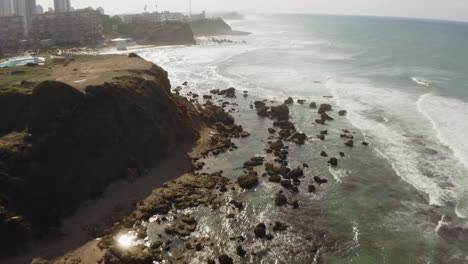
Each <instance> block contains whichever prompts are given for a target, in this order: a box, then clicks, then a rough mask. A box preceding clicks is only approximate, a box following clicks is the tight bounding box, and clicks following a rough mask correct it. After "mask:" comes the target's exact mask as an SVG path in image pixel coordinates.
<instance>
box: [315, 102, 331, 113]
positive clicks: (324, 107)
mask: <svg viewBox="0 0 468 264" xmlns="http://www.w3.org/2000/svg"><path fill="white" fill-rule="evenodd" d="M331 110H332V106H331V105H329V104H321V105H320V107H319V109H318V113H319V114H324V113H326V112H328V111H331Z"/></svg>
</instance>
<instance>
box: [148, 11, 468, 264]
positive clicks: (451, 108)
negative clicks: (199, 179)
mask: <svg viewBox="0 0 468 264" xmlns="http://www.w3.org/2000/svg"><path fill="white" fill-rule="evenodd" d="M231 23H232V25H233V26H234V28H236V29H239V30H245V31H250V32H252V33H253V34H252V35H250V36H248V37H233V38H236V40H237V39H239V40H246V41H247V43H248V44H246V45H201V46H192V47H169V48H158V49H153V50H145V51H141V52H140V54H141V55H142V56H143V57H145V58H147V59H149V60H151V61H153V62H155V63H157V64H159V65H161V66H163V67H164V68H165V69H166V70H168V72H169V75H170V78H171V81H172V83H173V84H174V86H176V85H177V84H180V83H182V82H183V81H188V82H189V87H188V88H184V89H185V91H186V92H188V91H194V92H195V91H196V92H197V93H201V94H204V93H208V91H209V90H210V89H213V88H225V87H230V86H234V87H236V88H238V89H239V90H249V93H250V94H251V95H252V96H251V97H250V98H249V99H248V100H244V99H243V98H238V99H236V101H237V103H239V104H240V105H241V107H239V108H240V109H242V110H241V113H239V114H237V115H236V118H237V120H238V121H239V122H240V123H241V124H242V125H243V126H244V127H245V128H246V129H247V130H248V131H251V132H255V133H253V136H252V138H251V139H249V140H250V141H246V142H238V145H239V146H240V149H239V151H237V152H233V153H228V154H224V155H221V157H220V158H219V159H217V160H212V161H211V162H212V163H210V160H208V163H209V164H211V167H212V168H213V169H214V168H219V167H222V168H224V171H225V175H226V176H227V177H230V178H233V179H235V178H236V177H237V176H239V175H241V173H242V170H241V169H239V168H240V167H241V165H242V163H243V162H244V161H245V159H246V157H251V156H252V155H255V154H262V150H263V148H264V144H265V142H266V141H265V139H266V137H267V136H268V134H267V133H266V128H267V127H269V126H271V124H270V123H269V122H265V121H261V120H260V121H259V120H258V118H257V117H256V115H255V113H252V112H251V111H250V110H249V108H248V104H249V101H250V100H254V99H253V98H257V99H258V98H262V99H263V98H269V99H272V100H284V99H285V98H286V97H287V96H293V97H294V98H295V99H297V98H304V99H306V100H307V101H308V102H310V101H317V102H319V103H321V102H328V103H331V104H333V105H334V107H335V108H336V109H346V110H348V112H349V114H348V116H347V117H346V118H345V119H338V120H337V121H336V122H334V123H333V124H332V125H330V126H329V127H328V129H329V130H330V133H331V134H332V135H334V136H330V138H329V140H326V141H325V142H320V141H318V140H315V139H313V137H314V135H315V134H316V133H318V130H319V129H320V128H317V127H315V126H314V125H312V122H313V121H314V119H315V117H316V114H315V113H314V112H312V111H311V110H310V109H308V107H307V106H299V105H295V106H293V107H292V108H291V111H292V117H293V120H294V122H295V123H296V126H297V127H298V128H299V129H300V130H302V131H304V132H305V133H306V134H308V135H310V136H311V139H309V140H308V142H307V144H306V145H305V146H303V147H295V146H291V148H292V151H291V153H292V154H291V158H290V159H291V161H290V162H291V164H292V166H297V165H300V164H302V162H307V163H309V164H310V165H311V170H310V171H308V172H307V173H306V174H307V175H306V179H304V184H303V187H302V188H306V186H307V184H308V183H310V181H311V178H312V177H313V176H315V175H321V176H323V177H326V178H327V179H329V184H328V185H326V186H325V187H323V189H322V190H320V192H319V193H318V194H316V195H311V194H308V193H307V192H306V191H305V190H304V189H302V190H301V192H300V193H299V194H298V195H297V197H296V199H298V200H300V202H301V209H300V210H297V211H291V210H287V209H278V208H276V207H275V206H274V205H272V201H273V200H274V195H275V193H276V192H277V191H278V190H279V189H280V188H277V186H276V185H272V184H269V183H262V184H261V186H260V187H259V188H258V189H257V191H256V192H253V193H252V192H246V193H240V194H234V195H235V196H237V197H238V199H240V200H245V201H249V202H250V203H251V205H250V207H249V208H248V209H247V210H246V211H245V212H243V213H242V214H241V216H240V217H239V219H240V220H239V221H238V222H236V221H233V222H232V221H225V222H223V220H222V219H224V217H222V216H220V215H219V213H218V212H211V211H206V210H205V209H200V211H198V213H197V212H195V214H197V215H198V217H199V223H201V225H202V226H203V224H205V226H204V227H203V228H202V229H201V230H199V231H198V234H199V235H200V236H204V235H205V236H210V237H213V238H215V239H217V240H218V242H219V244H220V245H225V244H226V241H225V240H226V238H227V237H228V236H229V235H234V234H238V233H239V232H241V233H246V234H248V232H249V230H251V229H252V227H253V226H255V224H256V223H258V220H268V219H275V220H278V219H279V220H281V221H284V222H286V223H288V224H289V225H291V227H292V228H291V230H292V231H291V232H289V233H288V234H286V235H282V236H280V237H278V238H277V239H275V240H274V241H273V242H271V244H267V247H269V248H271V250H270V251H269V252H268V253H265V255H266V256H265V257H264V258H262V260H261V262H263V263H275V262H277V263H316V262H315V261H316V260H317V259H315V256H316V255H315V253H316V252H315V251H314V250H316V247H315V246H316V245H313V243H312V244H311V243H310V241H309V240H308V239H307V237H308V235H317V234H320V233H322V232H323V233H325V234H327V237H329V238H330V240H331V241H334V242H333V243H332V244H333V245H334V246H330V245H329V246H328V247H325V248H324V252H323V254H322V255H321V258H320V261H321V262H323V263H392V264H393V263H395V264H399V263H432V264H433V263H468V253H467V252H468V247H467V245H468V243H467V242H468V231H467V230H468V221H467V217H468V169H467V168H468V137H466V131H468V122H467V120H468V76H467V73H468V65H467V63H466V62H467V61H468V50H467V47H468V24H466V23H456V22H443V21H427V20H410V19H394V18H374V17H349V16H348V17H345V16H312V15H263V16H255V17H250V18H249V19H247V20H243V21H232V22H231ZM323 96H332V98H324V97H323ZM343 128H346V129H350V130H352V131H356V132H357V133H356V136H357V137H358V139H359V140H363V139H365V140H366V141H369V142H370V143H371V147H370V148H355V149H353V150H346V151H347V152H346V154H347V156H346V158H344V159H342V160H340V168H339V169H337V170H331V169H329V168H328V167H327V166H326V163H325V162H324V161H323V160H322V159H320V157H319V156H318V153H320V151H321V150H326V151H327V152H329V153H335V154H336V153H337V152H338V151H342V150H343V145H342V142H341V141H340V139H339V136H338V134H339V133H340V130H341V129H343ZM312 181H313V180H312ZM330 243H331V242H330ZM264 246H265V245H263V244H258V243H257V242H251V243H250V242H246V247H248V248H249V249H251V250H260V249H261V248H262V247H264ZM226 247H227V248H225V249H223V250H227V251H229V250H232V248H229V246H226ZM234 255H235V253H234ZM199 257H200V260H202V259H203V256H199ZM320 261H318V262H320ZM248 262H250V263H259V262H260V260H259V259H257V258H251V259H249V261H248Z"/></svg>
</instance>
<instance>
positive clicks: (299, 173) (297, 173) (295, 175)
mask: <svg viewBox="0 0 468 264" xmlns="http://www.w3.org/2000/svg"><path fill="white" fill-rule="evenodd" d="M302 176H304V171H303V170H302V169H301V168H296V169H294V170H292V171H290V172H289V173H288V177H289V178H291V179H297V178H300V177H302Z"/></svg>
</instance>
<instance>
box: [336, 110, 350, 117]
mask: <svg viewBox="0 0 468 264" xmlns="http://www.w3.org/2000/svg"><path fill="white" fill-rule="evenodd" d="M347 114H348V111H346V110H340V111H338V115H339V116H345V115H347Z"/></svg>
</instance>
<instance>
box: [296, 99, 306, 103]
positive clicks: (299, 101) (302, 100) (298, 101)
mask: <svg viewBox="0 0 468 264" xmlns="http://www.w3.org/2000/svg"><path fill="white" fill-rule="evenodd" d="M305 102H306V100H304V99H298V100H297V103H298V104H304V103H305Z"/></svg>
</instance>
